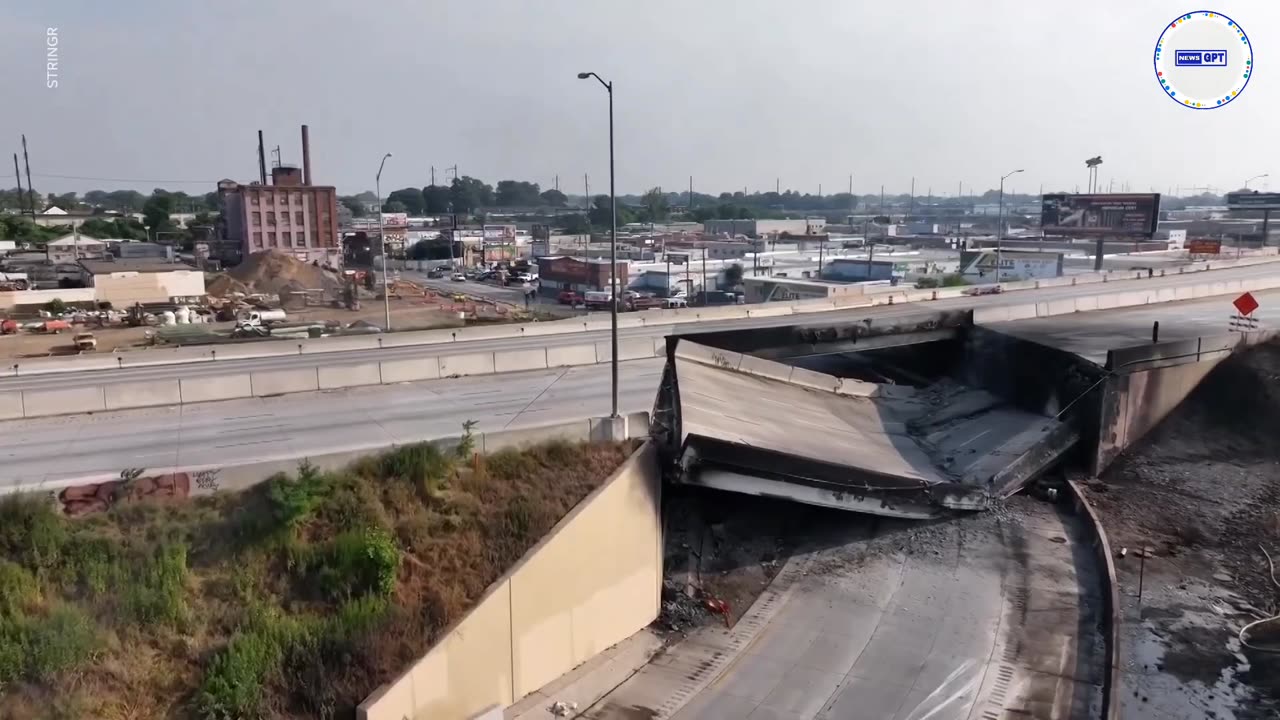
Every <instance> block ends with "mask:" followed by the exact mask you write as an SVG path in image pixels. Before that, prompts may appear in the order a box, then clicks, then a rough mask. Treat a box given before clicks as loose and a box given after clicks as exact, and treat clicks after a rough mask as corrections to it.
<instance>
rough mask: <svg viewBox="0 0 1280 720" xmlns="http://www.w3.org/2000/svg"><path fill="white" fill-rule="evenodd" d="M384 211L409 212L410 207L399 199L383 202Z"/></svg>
mask: <svg viewBox="0 0 1280 720" xmlns="http://www.w3.org/2000/svg"><path fill="white" fill-rule="evenodd" d="M382 212H384V213H402V212H409V208H408V207H406V206H405V204H404V203H403V202H401V201H399V200H392V201H391V202H385V203H382Z"/></svg>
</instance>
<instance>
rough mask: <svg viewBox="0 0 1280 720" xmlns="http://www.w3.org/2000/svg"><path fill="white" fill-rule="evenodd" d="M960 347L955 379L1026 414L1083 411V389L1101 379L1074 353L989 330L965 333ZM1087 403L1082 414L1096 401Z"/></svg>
mask: <svg viewBox="0 0 1280 720" xmlns="http://www.w3.org/2000/svg"><path fill="white" fill-rule="evenodd" d="M964 342H965V348H964V357H963V361H962V363H961V365H960V367H959V368H958V369H957V373H958V378H957V379H958V380H959V381H960V382H963V383H964V384H966V385H972V386H973V387H979V388H982V389H983V390H986V391H987V392H990V393H992V394H994V395H996V396H998V397H1001V398H1004V399H1005V400H1006V401H1007V402H1009V403H1011V404H1013V405H1014V406H1016V407H1018V408H1020V409H1022V410H1026V411H1028V412H1034V413H1039V414H1042V415H1049V416H1053V415H1056V414H1058V413H1059V412H1061V411H1062V410H1064V409H1067V408H1068V406H1070V412H1072V413H1073V414H1078V413H1079V412H1080V410H1081V409H1083V408H1082V404H1083V405H1084V406H1085V407H1088V405H1087V404H1088V403H1090V402H1091V401H1090V400H1089V398H1088V396H1087V394H1088V392H1089V389H1090V388H1092V387H1093V386H1094V385H1095V384H1097V382H1098V381H1099V380H1101V379H1102V378H1103V377H1104V375H1105V371H1104V370H1103V369H1102V368H1100V367H1098V366H1097V365H1095V364H1093V363H1091V362H1089V361H1088V360H1085V359H1084V358H1081V357H1080V356H1079V355H1076V354H1075V353H1072V352H1068V351H1065V350H1058V349H1056V348H1051V347H1048V346H1046V345H1040V344H1038V343H1034V342H1031V341H1029V340H1023V339H1021V338H1017V337H1014V336H1012V335H1006V334H1004V333H1001V332H998V331H996V330H992V329H990V328H985V327H981V326H974V327H971V328H969V329H968V330H967V331H966V333H965V338H964ZM1073 401H1074V402H1075V404H1074V405H1072V403H1073ZM1092 402H1093V405H1092V407H1091V408H1088V409H1089V410H1096V408H1097V403H1096V400H1094V401H1092ZM1086 414H1088V413H1086ZM1095 416H1096V415H1095Z"/></svg>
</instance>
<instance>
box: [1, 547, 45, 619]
mask: <svg viewBox="0 0 1280 720" xmlns="http://www.w3.org/2000/svg"><path fill="white" fill-rule="evenodd" d="M39 598H40V588H39V587H38V586H37V585H36V579H35V577H34V576H33V575H32V574H31V573H30V571H28V570H27V569H26V568H24V567H22V566H21V565H19V564H17V563H14V562H9V561H8V560H3V559H0V617H10V618H14V617H19V616H21V615H22V613H23V612H24V611H25V610H26V609H27V608H29V607H30V606H31V605H33V604H34V603H35V602H36V601H37V600H38V599H39Z"/></svg>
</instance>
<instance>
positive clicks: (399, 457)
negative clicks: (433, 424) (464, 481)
mask: <svg viewBox="0 0 1280 720" xmlns="http://www.w3.org/2000/svg"><path fill="white" fill-rule="evenodd" d="M452 470H453V461H452V460H450V459H449V458H447V457H445V455H444V453H442V452H440V448H438V447H436V446H435V445H432V444H431V443H413V444H412V445H402V446H400V447H398V448H396V449H394V450H392V451H390V452H388V453H387V454H386V455H384V456H383V458H382V472H383V474H384V475H385V476H387V477H393V478H401V479H404V480H409V481H411V482H421V481H427V482H428V484H433V483H434V482H438V481H441V480H443V479H444V478H446V477H448V475H449V473H450V472H451V471H452Z"/></svg>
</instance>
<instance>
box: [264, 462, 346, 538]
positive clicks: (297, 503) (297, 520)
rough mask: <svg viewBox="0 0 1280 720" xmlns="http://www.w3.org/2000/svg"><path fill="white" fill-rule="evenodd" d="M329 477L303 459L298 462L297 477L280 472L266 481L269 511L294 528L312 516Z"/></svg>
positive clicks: (287, 525) (326, 487)
mask: <svg viewBox="0 0 1280 720" xmlns="http://www.w3.org/2000/svg"><path fill="white" fill-rule="evenodd" d="M330 486H331V483H330V478H329V477H328V476H327V475H325V474H324V473H322V472H320V471H319V470H318V469H317V468H316V467H315V466H314V465H312V464H311V463H310V462H307V461H306V460H303V461H302V462H301V463H299V464H298V475H297V478H291V477H289V476H288V475H285V474H283V473H281V474H279V475H275V476H273V477H272V478H271V479H270V480H268V481H267V498H268V499H269V500H270V502H271V510H272V514H273V515H274V516H275V518H276V520H277V521H279V522H280V523H282V524H284V525H285V526H286V527H288V528H296V527H297V526H299V525H301V524H302V523H303V522H305V521H306V520H307V519H308V518H310V517H311V514H312V513H313V512H314V511H315V509H316V507H317V506H318V505H319V504H320V502H321V501H322V500H323V499H324V498H325V497H326V496H327V495H328V493H329V490H330Z"/></svg>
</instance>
